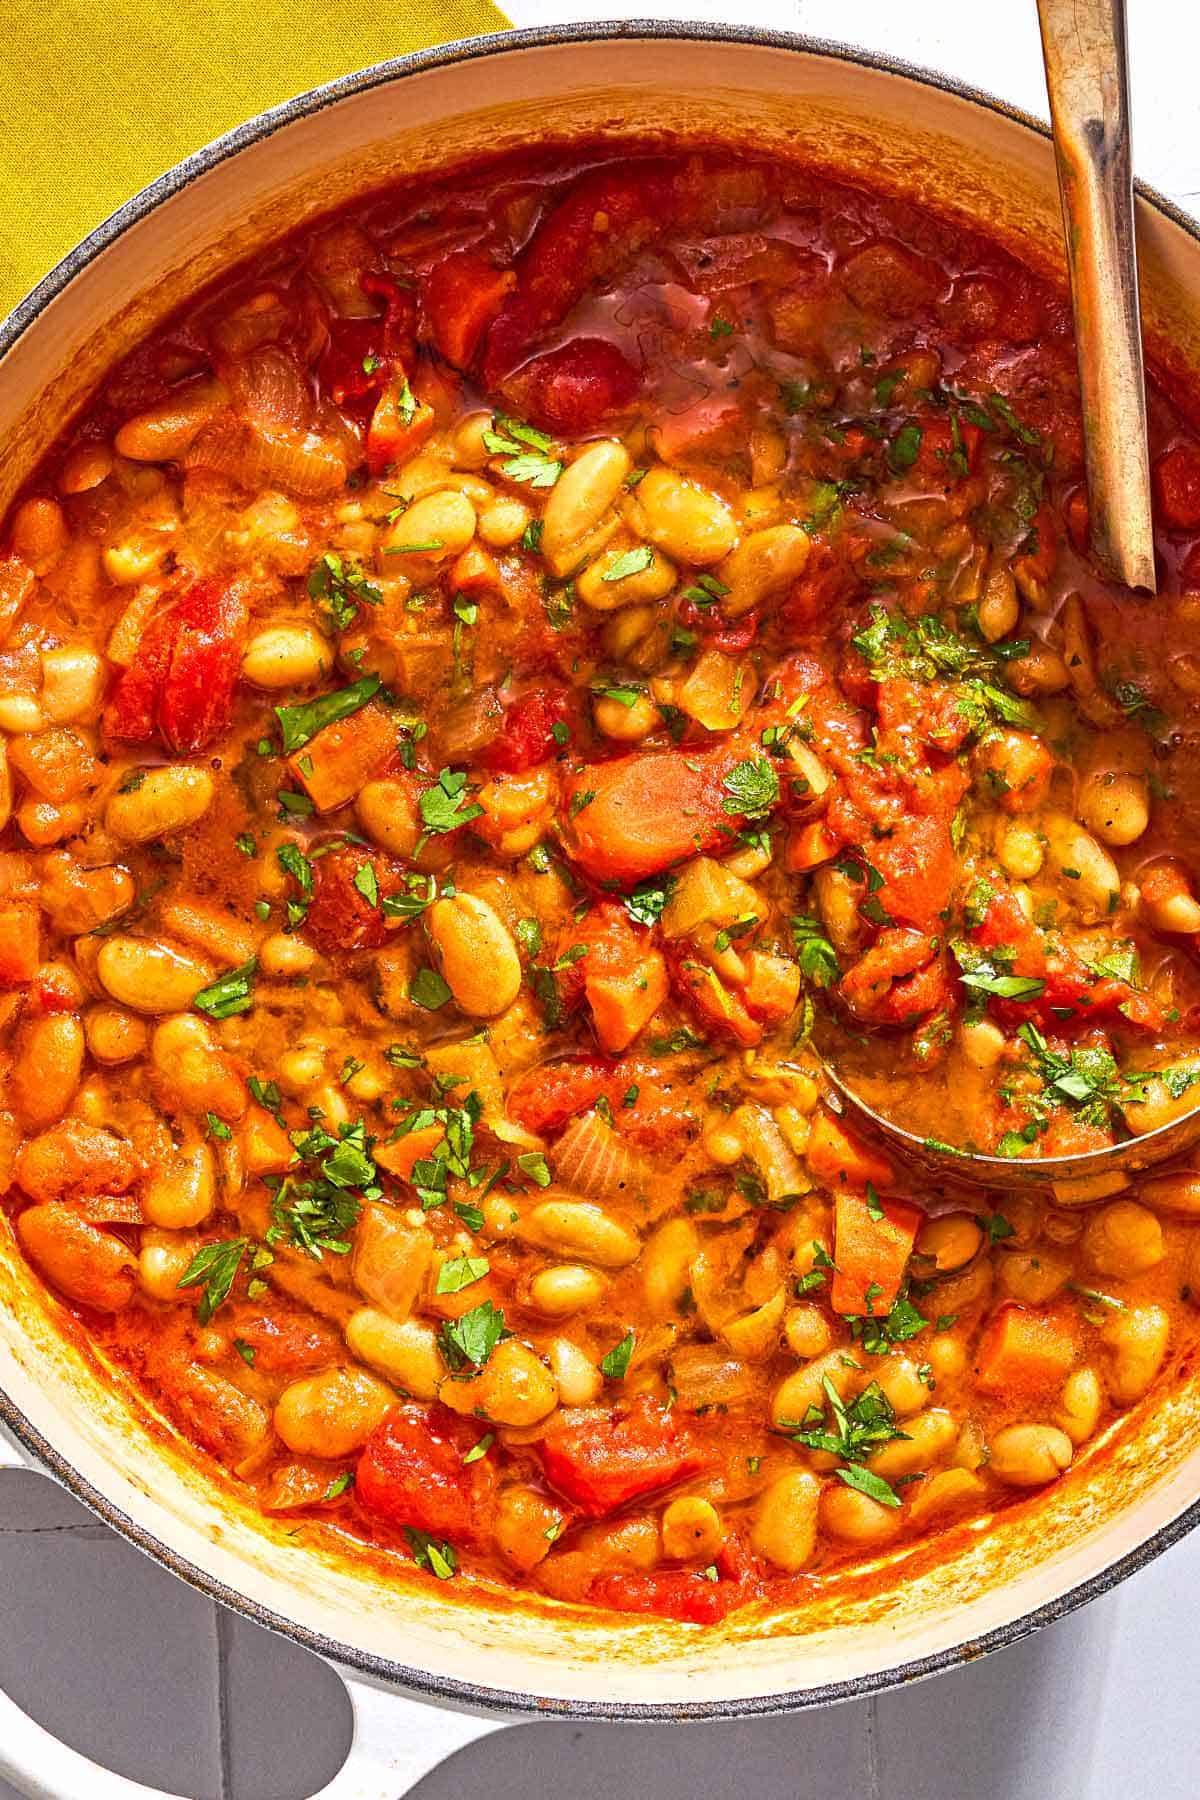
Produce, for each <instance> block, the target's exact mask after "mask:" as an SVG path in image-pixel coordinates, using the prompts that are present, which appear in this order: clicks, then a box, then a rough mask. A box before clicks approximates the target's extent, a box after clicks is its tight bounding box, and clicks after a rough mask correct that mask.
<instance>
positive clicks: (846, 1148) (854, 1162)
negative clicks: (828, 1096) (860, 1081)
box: [804, 1108, 896, 1191]
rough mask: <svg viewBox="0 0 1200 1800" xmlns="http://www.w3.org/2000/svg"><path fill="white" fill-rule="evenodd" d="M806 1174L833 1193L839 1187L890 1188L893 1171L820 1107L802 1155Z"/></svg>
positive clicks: (883, 1158)
mask: <svg viewBox="0 0 1200 1800" xmlns="http://www.w3.org/2000/svg"><path fill="white" fill-rule="evenodd" d="M804 1160H805V1162H806V1163H807V1164H808V1172H809V1174H810V1175H811V1176H812V1177H813V1179H814V1180H815V1181H819V1182H821V1183H822V1184H823V1185H824V1186H825V1187H828V1188H833V1189H834V1190H835V1191H836V1190H837V1189H839V1188H842V1187H852V1188H865V1187H866V1185H867V1183H868V1182H870V1183H871V1185H872V1186H873V1187H877V1188H881V1187H890V1186H891V1185H892V1183H893V1181H894V1180H895V1179H896V1176H895V1171H894V1170H893V1168H892V1165H891V1163H890V1162H888V1160H887V1158H886V1157H885V1156H882V1155H881V1154H880V1153H879V1151H878V1150H875V1149H872V1148H871V1147H870V1146H869V1145H867V1144H864V1143H863V1141H862V1139H861V1138H857V1137H855V1136H854V1135H853V1134H852V1133H851V1132H849V1131H847V1130H846V1128H845V1126H844V1125H842V1124H841V1123H840V1122H839V1121H838V1120H837V1119H835V1118H833V1117H832V1116H831V1114H829V1113H827V1112H826V1111H825V1110H824V1108H822V1109H821V1111H820V1112H818V1113H817V1115H816V1117H815V1118H814V1120H813V1122H812V1130H811V1131H810V1133H809V1138H808V1148H807V1149H806V1151H805V1153H804Z"/></svg>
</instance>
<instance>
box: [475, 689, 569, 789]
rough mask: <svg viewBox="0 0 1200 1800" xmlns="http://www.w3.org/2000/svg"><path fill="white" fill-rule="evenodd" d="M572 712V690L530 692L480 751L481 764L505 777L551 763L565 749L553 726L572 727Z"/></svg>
mask: <svg viewBox="0 0 1200 1800" xmlns="http://www.w3.org/2000/svg"><path fill="white" fill-rule="evenodd" d="M573 710H574V703H573V701H572V698H571V692H570V689H569V688H564V687H548V686H544V687H535V688H530V689H528V690H527V692H526V693H524V694H521V695H520V696H519V697H518V698H517V699H516V700H515V701H514V702H513V704H512V705H511V706H510V707H509V708H508V709H507V711H506V712H505V714H504V719H503V722H502V724H501V726H500V730H499V731H498V733H497V734H496V736H495V737H494V738H493V739H492V741H491V743H490V744H489V745H488V746H487V749H486V750H483V751H481V752H480V755H479V761H480V763H481V764H482V765H483V767H484V768H485V769H495V770H496V771H497V772H499V773H500V774H503V775H520V774H522V773H524V771H525V770H526V769H535V768H536V767H537V766H538V764H539V763H544V762H549V761H550V759H551V758H552V757H554V756H557V754H558V752H559V750H561V748H562V745H561V744H560V743H559V742H558V739H557V738H556V737H555V735H554V727H555V726H556V725H569V724H570V721H571V718H572V713H573Z"/></svg>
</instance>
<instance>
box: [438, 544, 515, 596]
mask: <svg viewBox="0 0 1200 1800" xmlns="http://www.w3.org/2000/svg"><path fill="white" fill-rule="evenodd" d="M450 585H451V589H452V591H453V592H455V593H459V594H497V593H499V592H500V590H501V588H502V587H503V585H504V583H503V581H502V580H501V578H500V570H499V568H498V567H497V564H496V559H495V557H494V556H493V555H492V553H491V551H490V550H485V549H484V547H483V545H482V544H471V545H469V546H468V547H467V549H465V550H464V551H463V552H462V554H461V555H460V556H456V557H455V559H454V562H453V563H452V564H451V568H450Z"/></svg>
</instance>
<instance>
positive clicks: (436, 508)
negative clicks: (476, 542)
mask: <svg viewBox="0 0 1200 1800" xmlns="http://www.w3.org/2000/svg"><path fill="white" fill-rule="evenodd" d="M474 536H475V508H474V507H473V506H472V505H471V502H470V501H469V500H468V498H467V496H466V495H465V494H461V493H458V492H456V491H455V490H454V489H453V488H445V489H443V491H442V492H441V493H437V494H425V495H423V496H422V498H421V499H420V500H414V501H413V503H412V505H411V506H409V507H406V508H405V510H404V511H403V512H402V513H401V514H400V516H399V518H398V519H396V520H395V521H394V522H393V524H391V525H390V526H389V527H388V529H387V532H386V533H385V535H384V539H383V544H382V550H383V554H384V557H385V559H386V560H385V561H384V564H383V567H384V569H385V570H387V571H389V572H391V571H393V570H394V569H395V568H396V567H403V565H404V564H405V563H411V564H412V565H413V567H414V568H418V569H419V568H429V567H431V566H434V565H436V564H438V563H444V562H448V561H449V559H450V558H451V557H453V556H457V555H458V554H459V552H460V551H461V550H465V549H466V547H467V545H468V544H469V543H470V541H471V539H472V538H473V537H474Z"/></svg>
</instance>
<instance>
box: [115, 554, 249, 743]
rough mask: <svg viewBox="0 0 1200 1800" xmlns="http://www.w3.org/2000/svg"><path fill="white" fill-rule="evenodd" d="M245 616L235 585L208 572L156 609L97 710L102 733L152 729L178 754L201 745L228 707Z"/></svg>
mask: <svg viewBox="0 0 1200 1800" xmlns="http://www.w3.org/2000/svg"><path fill="white" fill-rule="evenodd" d="M248 618H249V606H248V603H247V599H246V595H245V592H244V590H243V588H242V587H241V586H240V585H239V584H237V583H230V582H226V581H222V580H219V579H216V578H210V579H208V580H205V581H197V582H194V583H193V584H192V586H191V587H189V588H187V589H186V590H185V591H184V592H183V594H181V596H180V597H179V599H178V600H176V601H175V603H174V604H173V605H172V606H169V607H167V608H166V609H165V610H163V611H160V612H157V613H156V614H155V615H154V617H153V618H152V619H151V620H150V623H149V624H148V625H147V626H146V629H145V630H144V631H143V632H142V635H141V638H140V640H139V642H138V647H137V651H136V654H135V656H134V659H133V662H132V663H131V664H130V666H129V667H128V668H127V669H126V670H125V672H124V674H123V675H122V676H121V679H120V680H119V681H118V683H117V686H116V689H115V691H114V693H113V697H112V701H111V703H110V705H109V707H108V709H107V711H106V713H105V729H106V731H107V734H108V736H109V737H112V738H118V739H120V740H122V741H123V742H125V743H135V744H143V743H146V742H148V741H149V740H150V739H151V738H153V737H155V736H158V737H159V738H161V740H162V742H163V743H164V744H165V745H166V746H167V748H168V749H169V750H173V751H175V752H176V753H177V754H179V755H181V756H192V755H195V754H196V752H197V751H200V750H204V749H207V747H208V745H209V744H211V743H212V742H213V741H214V739H216V738H218V737H219V736H220V735H221V733H222V732H223V731H224V729H225V727H226V726H227V725H228V723H229V720H230V717H231V715H232V712H233V695H234V689H235V687H236V686H237V679H238V674H239V672H240V669H241V658H242V645H243V641H244V638H245V634H246V623H247V620H248Z"/></svg>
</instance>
